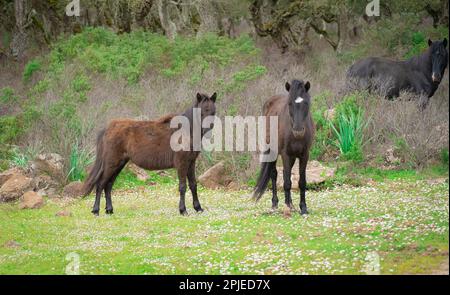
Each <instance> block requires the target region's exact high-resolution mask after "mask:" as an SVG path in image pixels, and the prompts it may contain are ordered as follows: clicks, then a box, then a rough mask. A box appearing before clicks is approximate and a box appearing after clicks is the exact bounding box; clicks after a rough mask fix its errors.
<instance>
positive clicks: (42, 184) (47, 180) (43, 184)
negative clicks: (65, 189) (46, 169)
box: [33, 174, 61, 198]
mask: <svg viewBox="0 0 450 295" xmlns="http://www.w3.org/2000/svg"><path fill="white" fill-rule="evenodd" d="M33 181H34V186H35V188H36V190H37V191H38V194H39V195H41V196H47V197H50V198H53V197H55V196H56V195H57V193H58V191H59V190H60V187H61V186H60V184H59V183H58V182H57V181H55V180H54V179H53V178H51V177H50V176H49V175H45V174H43V175H38V176H36V177H35V178H34V179H33Z"/></svg>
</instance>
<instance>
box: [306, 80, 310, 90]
mask: <svg viewBox="0 0 450 295" xmlns="http://www.w3.org/2000/svg"><path fill="white" fill-rule="evenodd" d="M309 88H311V83H309V81H306V84H305V89H306V92H308V90H309Z"/></svg>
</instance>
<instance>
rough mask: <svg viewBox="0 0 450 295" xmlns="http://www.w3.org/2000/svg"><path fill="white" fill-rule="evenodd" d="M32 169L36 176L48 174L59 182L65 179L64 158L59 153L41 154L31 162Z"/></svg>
mask: <svg viewBox="0 0 450 295" xmlns="http://www.w3.org/2000/svg"><path fill="white" fill-rule="evenodd" d="M31 169H32V171H33V174H34V175H35V176H37V175H41V174H47V175H49V176H50V177H52V178H53V179H55V180H57V181H59V182H62V181H63V180H64V160H63V158H62V157H61V156H60V155H58V154H55V153H49V154H40V155H39V156H37V157H36V159H35V160H34V161H33V163H32V164H31Z"/></svg>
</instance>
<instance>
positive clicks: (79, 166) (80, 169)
mask: <svg viewBox="0 0 450 295" xmlns="http://www.w3.org/2000/svg"><path fill="white" fill-rule="evenodd" d="M93 161H94V156H93V154H92V152H90V151H87V150H85V149H82V148H80V147H79V145H78V144H74V145H73V146H72V149H71V152H70V157H69V172H68V174H67V178H68V179H69V180H70V181H81V180H83V179H84V178H85V177H86V167H87V166H89V165H90V164H91V163H92V162H93Z"/></svg>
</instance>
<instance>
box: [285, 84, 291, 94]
mask: <svg viewBox="0 0 450 295" xmlns="http://www.w3.org/2000/svg"><path fill="white" fill-rule="evenodd" d="M284 87H286V90H287V92H289V90H290V89H291V84H289V82H286V84H285V85H284Z"/></svg>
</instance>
